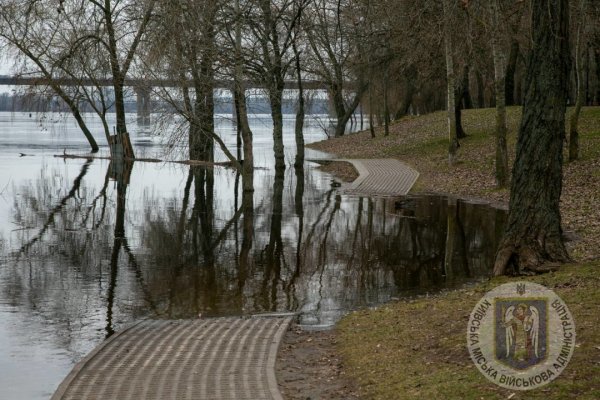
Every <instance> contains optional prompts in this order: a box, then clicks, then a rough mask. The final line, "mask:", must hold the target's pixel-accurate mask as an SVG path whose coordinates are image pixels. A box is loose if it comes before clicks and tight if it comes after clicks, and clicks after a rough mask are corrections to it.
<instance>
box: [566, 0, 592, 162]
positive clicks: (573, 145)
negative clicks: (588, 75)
mask: <svg viewBox="0 0 600 400" xmlns="http://www.w3.org/2000/svg"><path fill="white" fill-rule="evenodd" d="M585 3H586V0H580V3H579V6H580V10H579V18H578V23H577V39H576V40H577V42H576V44H575V74H576V76H577V100H576V102H575V110H574V111H573V114H572V115H571V120H570V132H569V161H575V160H577V159H578V158H579V132H578V131H579V115H580V114H581V107H582V106H583V103H584V101H585V79H584V69H585V68H586V66H585V65H584V63H585V60H587V59H588V57H587V54H584V50H583V49H585V51H587V46H586V45H585V43H584V40H583V38H582V34H583V33H582V29H583V27H584V26H585Z"/></svg>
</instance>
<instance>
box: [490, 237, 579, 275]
mask: <svg viewBox="0 0 600 400" xmlns="http://www.w3.org/2000/svg"><path fill="white" fill-rule="evenodd" d="M570 261H571V258H570V257H569V255H568V253H567V251H566V249H565V247H564V245H563V244H562V242H561V241H560V240H549V241H547V242H546V243H545V245H544V246H541V245H539V244H537V243H535V244H533V245H531V244H524V243H521V244H520V245H515V244H514V243H510V242H509V241H507V240H504V241H503V243H502V244H501V245H500V248H499V250H498V252H497V253H496V261H495V263H494V276H500V275H505V274H507V275H531V274H541V273H546V272H550V271H556V270H557V269H558V268H559V267H560V265H561V264H564V263H566V262H570Z"/></svg>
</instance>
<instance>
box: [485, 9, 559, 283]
mask: <svg viewBox="0 0 600 400" xmlns="http://www.w3.org/2000/svg"><path fill="white" fill-rule="evenodd" d="M532 30H533V32H532V43H533V48H532V51H531V55H530V59H529V64H528V67H527V75H526V92H525V102H524V105H523V118H522V120H521V126H520V128H519V136H518V139H517V154H516V159H515V163H514V166H513V177H512V182H511V193H510V204H509V213H508V221H507V225H506V228H505V232H504V237H503V239H502V241H501V243H500V247H499V249H498V253H497V254H496V261H495V265H494V275H496V276H497V275H502V274H504V273H506V272H507V270H511V269H512V270H513V272H521V271H534V272H542V271H544V270H548V269H550V268H554V267H556V266H557V265H558V264H559V263H562V262H567V261H569V259H570V258H569V255H568V253H567V250H566V248H565V246H564V243H563V238H562V228H561V216H560V204H559V203H560V195H561V191H562V166H563V142H564V140H565V111H566V105H567V87H568V79H569V68H570V52H569V2H568V0H533V1H532Z"/></svg>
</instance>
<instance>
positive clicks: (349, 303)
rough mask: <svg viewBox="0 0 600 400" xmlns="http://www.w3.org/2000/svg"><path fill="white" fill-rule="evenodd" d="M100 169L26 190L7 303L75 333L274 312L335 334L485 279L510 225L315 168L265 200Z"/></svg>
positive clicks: (127, 170) (484, 210)
mask: <svg viewBox="0 0 600 400" xmlns="http://www.w3.org/2000/svg"><path fill="white" fill-rule="evenodd" d="M93 167H99V166H98V165H96V166H93ZM91 168H92V161H91V160H88V161H86V162H85V163H84V164H83V165H82V166H81V171H80V173H79V175H78V176H77V177H76V178H75V179H74V180H73V181H72V183H71V184H70V187H69V188H66V187H63V186H65V182H64V181H63V182H62V183H57V181H56V180H55V179H51V178H49V177H48V176H47V175H45V174H41V175H40V178H39V179H37V180H35V181H34V182H32V183H30V184H28V185H24V186H23V187H21V188H19V189H18V190H15V198H14V203H13V211H14V215H15V223H16V224H17V225H18V227H19V231H16V232H15V234H14V235H13V236H11V243H10V245H11V246H10V247H11V248H13V249H15V253H14V254H13V255H12V256H11V257H9V259H8V266H7V268H6V269H5V271H4V273H3V274H4V275H5V276H6V275H7V274H8V276H9V277H10V279H9V280H10V282H11V284H10V285H5V286H4V287H2V289H1V290H2V291H4V293H3V297H4V298H13V299H15V298H23V296H26V297H27V298H28V300H27V302H26V303H27V304H28V306H29V307H31V308H32V309H35V310H36V312H40V313H42V314H44V315H45V316H46V317H47V318H49V319H52V320H53V321H59V322H57V323H58V324H60V325H61V329H62V328H64V331H65V332H72V331H74V330H77V329H80V328H78V327H81V326H83V325H85V324H86V323H90V322H94V323H95V324H96V326H97V325H99V324H100V321H104V324H103V331H104V334H105V335H111V334H112V333H113V332H114V331H115V330H116V329H118V327H119V326H120V325H122V324H123V323H125V322H128V321H132V320H135V319H138V318H140V317H151V318H194V317H197V316H198V315H199V314H201V315H203V316H216V315H239V314H250V313H257V312H271V311H298V312H299V313H300V321H301V322H302V323H306V324H318V325H330V324H332V323H333V322H335V321H336V320H337V319H338V318H339V317H340V316H341V315H342V314H343V313H344V312H345V311H347V310H349V309H353V308H356V307H360V306H366V305H373V304H377V303H381V302H384V301H387V300H389V299H390V298H392V297H398V296H403V295H412V294H415V293H418V292H423V291H432V290H437V289H439V288H442V287H447V286H452V285H455V284H460V283H461V282H464V281H465V280H469V279H478V278H482V277H487V276H488V275H489V273H490V271H491V270H490V268H491V262H492V261H493V257H494V252H495V246H496V243H497V241H498V238H499V235H500V233H501V232H502V224H503V223H504V211H501V210H497V209H494V208H491V207H489V206H485V205H479V204H473V203H469V202H465V201H462V200H456V199H448V198H446V197H443V196H435V195H430V196H409V197H404V198H401V199H370V198H357V197H349V196H346V195H341V194H339V193H337V192H336V191H335V189H334V188H330V187H328V184H329V180H330V178H329V177H328V176H327V175H325V174H322V173H321V172H319V171H318V170H316V169H314V167H313V166H312V165H311V164H306V163H296V164H295V167H294V168H293V169H289V170H287V171H286V170H283V169H282V170H278V171H275V173H274V174H271V173H270V172H269V171H264V170H256V171H255V177H254V182H255V184H257V188H260V190H258V189H257V190H256V191H255V192H248V191H243V190H242V189H241V187H240V186H242V185H240V184H239V181H240V177H239V176H236V175H235V173H234V172H232V171H229V170H225V169H222V168H216V169H212V168H206V167H199V166H190V167H189V169H187V171H185V172H184V174H180V173H179V172H178V171H175V172H174V174H175V175H176V176H179V178H180V179H181V182H182V185H181V188H180V191H179V192H175V193H172V194H171V195H165V193H163V192H160V191H155V190H153V189H155V188H156V187H155V184H154V183H152V182H147V181H143V180H139V181H136V175H135V174H136V172H135V171H136V170H138V168H140V169H144V170H145V171H150V172H151V173H152V171H154V170H155V169H158V168H161V166H160V165H143V164H142V165H141V166H140V167H137V164H136V168H135V169H134V168H133V165H132V164H123V165H114V164H113V165H110V166H109V167H108V171H106V175H104V172H100V173H101V174H102V175H101V176H105V177H104V179H100V180H99V181H98V182H101V184H100V185H95V184H94V182H93V180H90V181H89V182H88V180H87V179H86V174H87V173H88V171H89V170H90V169H91ZM95 171H99V170H98V168H96V169H95ZM96 175H99V174H98V173H96ZM111 183H112V184H111ZM57 185H62V186H61V188H59V187H57ZM132 189H133V193H134V195H131V194H129V195H128V193H132V192H131V190H132ZM58 192H63V193H65V195H64V196H62V197H57V196H56V195H55V194H56V193H58ZM13 241H16V242H17V243H16V245H15V243H12V242H13ZM15 301H16V300H15Z"/></svg>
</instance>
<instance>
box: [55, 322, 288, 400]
mask: <svg viewBox="0 0 600 400" xmlns="http://www.w3.org/2000/svg"><path fill="white" fill-rule="evenodd" d="M290 320H291V317H288V316H281V317H277V316H276V317H266V316H253V317H246V318H240V317H232V318H209V319H196V320H179V321H157V320H146V321H142V322H140V323H137V324H135V325H133V326H130V327H129V328H127V329H124V330H122V331H121V332H118V333H116V334H115V335H113V336H112V337H111V338H110V339H108V340H107V341H105V342H104V343H103V344H101V345H100V346H98V347H97V348H96V349H95V350H94V351H92V352H91V353H90V354H89V355H88V356H87V357H86V358H85V359H84V360H83V361H81V362H80V363H79V364H77V365H76V366H75V368H74V369H73V371H72V372H71V373H70V374H69V375H68V376H67V377H66V378H65V380H64V381H63V383H62V384H61V385H60V386H59V387H58V389H57V391H56V393H55V394H54V396H53V397H52V400H59V399H65V400H66V399H120V400H127V399H164V400H168V399H215V400H217V399H249V400H250V399H252V400H259V399H273V400H279V399H281V398H282V397H281V394H280V393H279V389H278V387H277V382H276V379H275V370H274V367H275V357H276V354H277V349H278V347H279V343H280V341H281V337H282V335H283V333H284V332H285V330H286V329H287V327H288V325H289V323H290Z"/></svg>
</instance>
